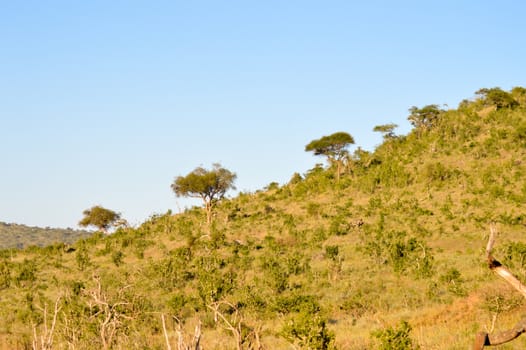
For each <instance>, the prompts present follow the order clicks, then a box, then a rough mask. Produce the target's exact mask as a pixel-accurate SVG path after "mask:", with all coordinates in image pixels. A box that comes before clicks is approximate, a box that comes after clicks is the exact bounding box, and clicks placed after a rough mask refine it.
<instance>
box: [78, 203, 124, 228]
mask: <svg viewBox="0 0 526 350" xmlns="http://www.w3.org/2000/svg"><path fill="white" fill-rule="evenodd" d="M82 214H84V218H82V220H80V222H79V225H80V226H82V227H87V226H95V227H96V228H98V229H99V230H100V231H102V232H104V233H108V230H109V228H110V227H112V226H115V224H116V223H117V222H118V221H119V220H120V219H121V214H119V213H117V212H114V211H113V210H110V209H106V208H103V207H102V206H100V205H96V206H94V207H91V208H90V209H86V210H84V212H83V213H82Z"/></svg>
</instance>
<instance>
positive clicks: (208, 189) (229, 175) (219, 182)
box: [171, 163, 237, 225]
mask: <svg viewBox="0 0 526 350" xmlns="http://www.w3.org/2000/svg"><path fill="white" fill-rule="evenodd" d="M236 177H237V175H236V174H235V173H233V172H231V171H230V170H228V169H225V168H223V167H222V166H221V164H218V163H215V164H213V165H212V169H210V170H208V169H205V168H202V167H197V168H195V169H194V170H193V171H192V172H190V173H189V174H188V175H186V176H178V177H176V178H175V180H174V182H173V183H172V185H171V187H172V190H173V191H174V192H175V195H176V196H178V197H181V196H183V197H192V198H201V199H202V200H203V203H204V206H205V211H206V223H207V224H208V225H210V223H211V222H212V212H213V209H214V206H215V204H216V203H217V201H219V200H221V199H223V197H224V196H225V193H226V192H227V191H228V190H230V189H235V187H234V181H235V179H236Z"/></svg>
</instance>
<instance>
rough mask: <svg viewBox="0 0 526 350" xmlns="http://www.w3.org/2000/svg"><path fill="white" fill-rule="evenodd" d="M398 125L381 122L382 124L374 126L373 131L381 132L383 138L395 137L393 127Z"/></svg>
mask: <svg viewBox="0 0 526 350" xmlns="http://www.w3.org/2000/svg"><path fill="white" fill-rule="evenodd" d="M397 127H398V125H397V124H393V123H391V124H383V125H377V126H375V127H374V129H373V131H374V132H379V133H382V136H383V138H384V140H390V139H393V138H395V133H394V129H396V128H397Z"/></svg>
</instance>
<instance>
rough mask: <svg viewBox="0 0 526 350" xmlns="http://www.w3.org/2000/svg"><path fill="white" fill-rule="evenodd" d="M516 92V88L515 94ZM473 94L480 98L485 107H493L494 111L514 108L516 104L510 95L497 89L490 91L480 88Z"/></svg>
mask: <svg viewBox="0 0 526 350" xmlns="http://www.w3.org/2000/svg"><path fill="white" fill-rule="evenodd" d="M517 92H518V90H517V88H516V90H515V93H517ZM475 94H477V95H478V96H480V97H481V99H483V100H484V103H485V104H486V105H488V106H489V105H493V106H495V108H496V109H501V108H509V107H515V106H516V105H517V104H518V103H517V101H515V99H514V98H513V95H512V94H511V93H509V92H506V91H504V90H502V89H501V88H499V87H495V88H491V89H487V88H482V89H480V90H478V91H477V92H476V93H475Z"/></svg>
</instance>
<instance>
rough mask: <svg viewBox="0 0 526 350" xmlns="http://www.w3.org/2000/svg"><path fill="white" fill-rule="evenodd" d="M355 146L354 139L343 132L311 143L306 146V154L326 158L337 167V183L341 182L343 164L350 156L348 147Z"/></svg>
mask: <svg viewBox="0 0 526 350" xmlns="http://www.w3.org/2000/svg"><path fill="white" fill-rule="evenodd" d="M353 144H354V138H353V137H352V136H351V135H350V134H348V133H346V132H343V131H339V132H335V133H334V134H331V135H328V136H323V137H321V138H319V139H317V140H313V141H311V142H310V143H309V144H308V145H307V146H305V151H306V152H314V155H316V156H320V155H322V156H325V157H327V160H328V161H329V163H330V164H335V165H336V181H339V180H340V174H341V171H342V167H343V162H344V160H345V159H346V157H347V156H348V155H349V151H348V150H347V147H349V145H353Z"/></svg>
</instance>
